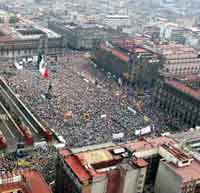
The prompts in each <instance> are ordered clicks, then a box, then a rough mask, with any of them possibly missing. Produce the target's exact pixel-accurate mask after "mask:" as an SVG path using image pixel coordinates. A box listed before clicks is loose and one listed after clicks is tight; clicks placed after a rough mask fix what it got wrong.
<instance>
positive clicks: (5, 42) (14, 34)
mask: <svg viewBox="0 0 200 193" xmlns="http://www.w3.org/2000/svg"><path fill="white" fill-rule="evenodd" d="M40 49H41V50H43V51H44V52H45V54H46V55H48V56H52V57H57V56H59V55H62V54H63V51H64V45H63V40H62V36H61V35H59V34H57V33H55V32H53V31H51V30H49V29H47V28H43V27H41V26H37V25H34V24H28V23H18V24H16V25H15V26H12V25H9V26H8V25H6V24H2V25H1V29H0V58H1V60H10V61H13V60H14V59H17V58H19V57H23V56H37V55H38V50H40Z"/></svg>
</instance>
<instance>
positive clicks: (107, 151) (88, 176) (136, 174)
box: [56, 144, 148, 193]
mask: <svg viewBox="0 0 200 193" xmlns="http://www.w3.org/2000/svg"><path fill="white" fill-rule="evenodd" d="M110 145H111V146H110ZM75 151H76V150H75ZM73 152H74V151H73V150H71V152H70V151H68V150H62V151H60V154H59V159H58V164H57V175H56V192H63V193H79V192H80V193H142V192H143V188H144V183H145V176H146V170H147V166H148V163H147V162H146V161H145V160H143V159H137V158H135V159H133V158H132V157H129V155H128V154H129V153H128V152H127V150H126V149H125V148H124V147H120V146H116V145H114V146H113V144H109V145H106V146H105V144H104V146H102V147H101V146H99V147H97V146H94V147H92V146H90V147H89V149H85V150H84V151H81V150H78V151H76V153H75V152H74V153H73Z"/></svg>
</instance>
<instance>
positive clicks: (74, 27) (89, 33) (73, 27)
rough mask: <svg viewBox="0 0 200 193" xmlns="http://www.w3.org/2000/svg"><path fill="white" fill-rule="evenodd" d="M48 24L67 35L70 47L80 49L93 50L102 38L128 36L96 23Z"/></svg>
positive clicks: (53, 22) (110, 38) (54, 22)
mask: <svg viewBox="0 0 200 193" xmlns="http://www.w3.org/2000/svg"><path fill="white" fill-rule="evenodd" d="M48 26H49V28H50V29H52V30H54V31H56V32H57V33H60V34H62V35H63V36H64V37H65V44H66V45H67V46H68V47H70V48H74V49H78V50H82V49H83V50H84V49H86V50H91V49H92V48H93V47H94V45H95V43H96V42H99V41H100V40H112V39H116V38H120V37H125V36H126V34H124V33H121V32H119V31H117V30H114V29H112V28H109V27H105V26H102V25H99V24H95V23H84V24H75V23H62V22H58V21H51V22H49V24H48Z"/></svg>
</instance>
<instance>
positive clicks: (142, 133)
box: [135, 125, 151, 135]
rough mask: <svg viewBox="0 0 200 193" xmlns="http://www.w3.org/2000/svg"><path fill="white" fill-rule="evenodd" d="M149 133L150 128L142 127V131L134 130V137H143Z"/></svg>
mask: <svg viewBox="0 0 200 193" xmlns="http://www.w3.org/2000/svg"><path fill="white" fill-rule="evenodd" d="M150 132H151V126H150V125H149V126H147V127H144V128H142V129H136V130H135V135H145V134H147V133H150Z"/></svg>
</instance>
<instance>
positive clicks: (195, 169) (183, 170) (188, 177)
mask: <svg viewBox="0 0 200 193" xmlns="http://www.w3.org/2000/svg"><path fill="white" fill-rule="evenodd" d="M164 164H166V165H167V166H168V167H169V168H170V169H171V170H173V171H174V172H175V173H176V174H177V175H178V176H180V177H181V178H182V180H183V183H187V182H190V181H194V180H199V179H200V163H199V162H198V161H197V160H193V161H192V162H191V164H190V165H188V166H186V167H177V166H176V165H175V164H173V163H172V162H167V161H165V162H164Z"/></svg>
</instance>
